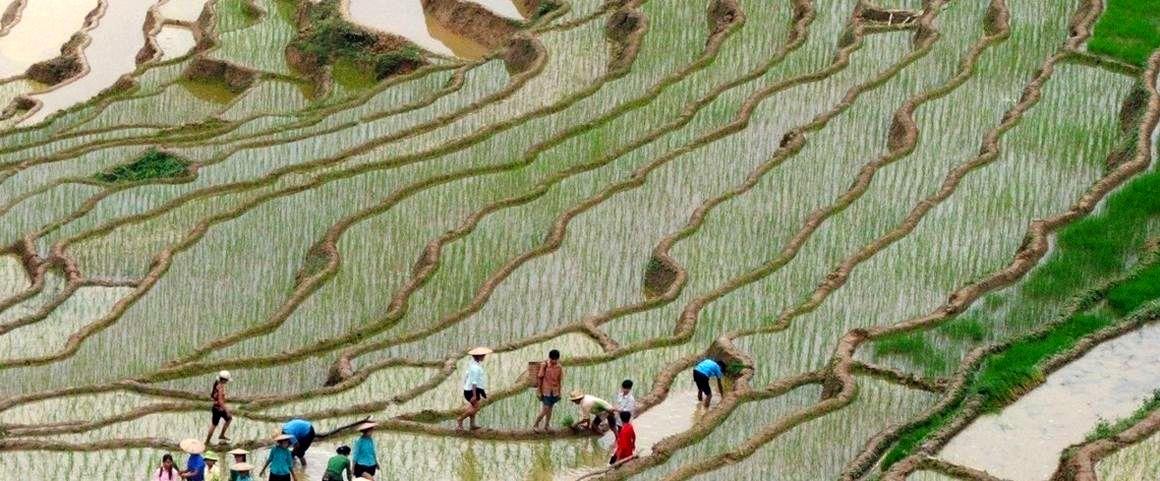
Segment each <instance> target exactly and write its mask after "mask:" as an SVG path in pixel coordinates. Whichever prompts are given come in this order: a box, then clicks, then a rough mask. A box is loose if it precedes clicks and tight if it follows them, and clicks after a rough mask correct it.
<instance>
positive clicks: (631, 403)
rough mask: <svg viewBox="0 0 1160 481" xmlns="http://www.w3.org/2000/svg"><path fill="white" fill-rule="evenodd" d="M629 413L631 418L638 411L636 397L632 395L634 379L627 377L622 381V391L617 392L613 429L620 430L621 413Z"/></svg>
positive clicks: (613, 411) (613, 413) (613, 412)
mask: <svg viewBox="0 0 1160 481" xmlns="http://www.w3.org/2000/svg"><path fill="white" fill-rule="evenodd" d="M622 412H623V413H628V416H629V417H630V418H631V417H632V415H633V414H635V413H636V397H634V396H633V395H632V379H625V380H624V382H622V383H620V392H618V393H616V404H615V405H614V406H613V410H612V430H613V431H614V432H620V425H621V423H620V422H619V421H620V414H619V413H622Z"/></svg>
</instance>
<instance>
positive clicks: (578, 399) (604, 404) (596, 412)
mask: <svg viewBox="0 0 1160 481" xmlns="http://www.w3.org/2000/svg"><path fill="white" fill-rule="evenodd" d="M569 399H571V400H572V402H573V403H576V404H578V405H580V421H578V422H577V423H576V424H574V425H573V426H574V427H576V428H579V429H584V428H588V429H591V430H592V432H594V433H599V432H600V422H601V421H607V422H608V426H609V428H611V427H612V425H613V424H614V421H613V420H612V419H611V415H612V405H611V404H609V403H608V401H605V400H603V399H600V398H598V397H596V396H593V395H591V394H584V393H583V392H580V391H572V396H571V397H570V398H569Z"/></svg>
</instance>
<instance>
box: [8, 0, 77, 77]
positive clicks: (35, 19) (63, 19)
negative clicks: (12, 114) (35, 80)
mask: <svg viewBox="0 0 1160 481" xmlns="http://www.w3.org/2000/svg"><path fill="white" fill-rule="evenodd" d="M96 7H97V0H28V3H27V4H26V5H25V6H24V10H23V11H22V12H21V15H20V21H19V22H17V23H16V25H13V26H12V29H11V30H9V31H8V34H7V35H5V36H3V37H0V78H6V77H11V76H13V75H20V74H22V73H24V71H25V70H27V69H28V67H29V66H30V65H32V64H34V63H36V62H40V61H42V60H48V59H50V58H53V57H56V56H57V55H60V47H61V45H64V43H65V42H67V41H68V39H69V38H70V37H72V35H73V34H74V33H76V32H77V31H79V30H80V29H81V27H82V26H83V25H84V22H85V16H86V15H88V13H89V12H91V11H92V10H93V9H94V8H96Z"/></svg>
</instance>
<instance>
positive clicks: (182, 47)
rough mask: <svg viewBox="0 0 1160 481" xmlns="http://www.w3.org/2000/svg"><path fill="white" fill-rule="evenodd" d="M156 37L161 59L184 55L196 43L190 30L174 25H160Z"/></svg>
mask: <svg viewBox="0 0 1160 481" xmlns="http://www.w3.org/2000/svg"><path fill="white" fill-rule="evenodd" d="M156 39H157V47H158V48H160V49H161V59H163V60H165V59H171V58H177V57H180V56H182V55H185V54H187V53H189V51H190V50H193V47H194V46H195V45H197V40H196V39H194V37H193V31H192V30H190V29H188V28H185V27H178V26H175V25H166V26H164V27H161V31H160V32H157V37H156Z"/></svg>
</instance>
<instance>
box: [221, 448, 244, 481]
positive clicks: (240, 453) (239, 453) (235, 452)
mask: <svg viewBox="0 0 1160 481" xmlns="http://www.w3.org/2000/svg"><path fill="white" fill-rule="evenodd" d="M226 454H229V455H231V456H233V457H234V462H233V464H234V465H235V466H236V465H237V464H238V463H245V462H246V455H248V454H250V452H249V451H246V450H245V449H242V448H237V449H231V450H230V452H228V453H226ZM230 481H238V471H237V470H235V469H233V468H230Z"/></svg>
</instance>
